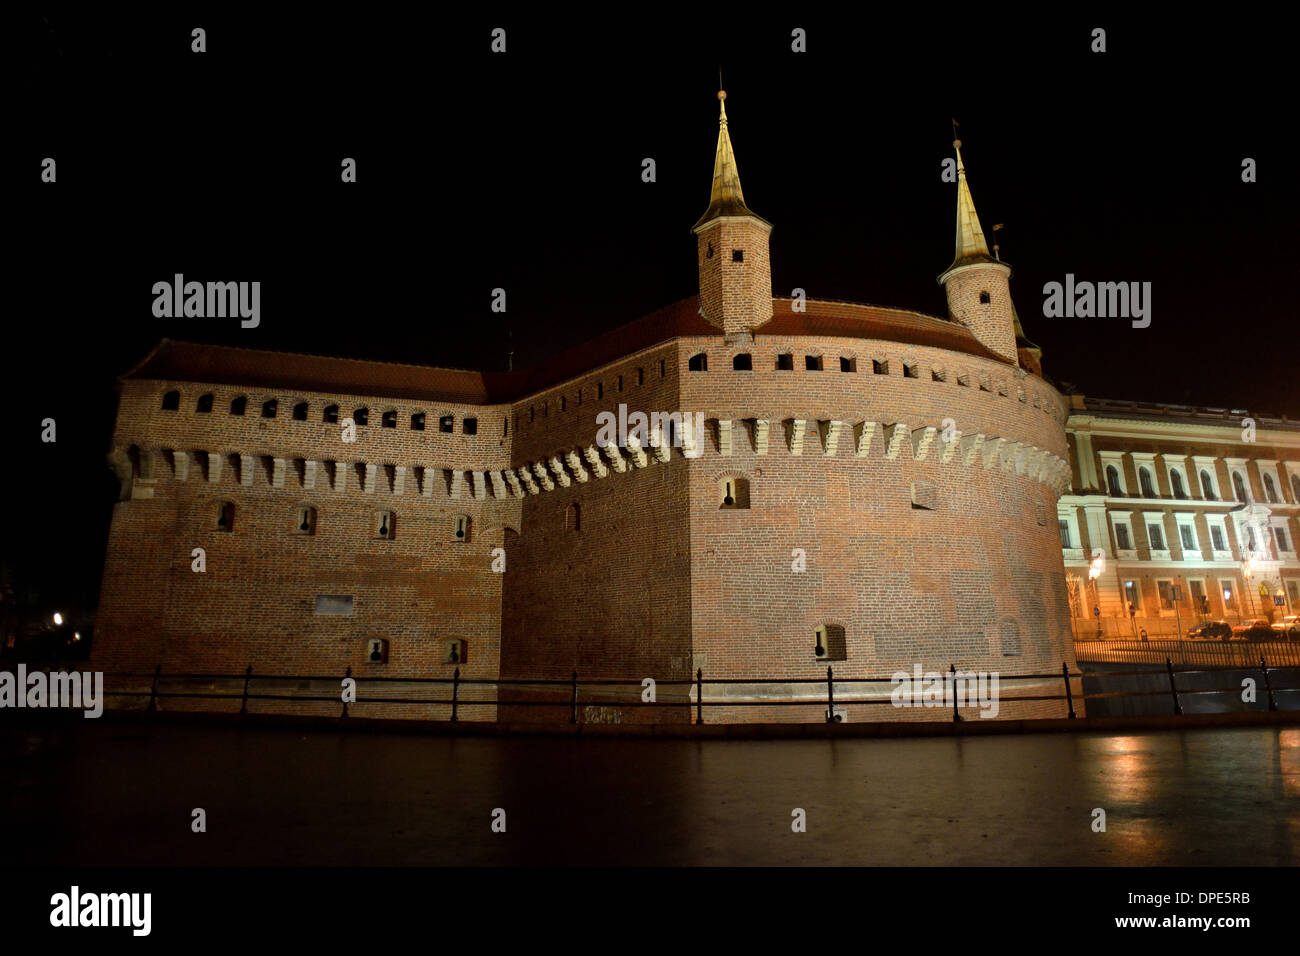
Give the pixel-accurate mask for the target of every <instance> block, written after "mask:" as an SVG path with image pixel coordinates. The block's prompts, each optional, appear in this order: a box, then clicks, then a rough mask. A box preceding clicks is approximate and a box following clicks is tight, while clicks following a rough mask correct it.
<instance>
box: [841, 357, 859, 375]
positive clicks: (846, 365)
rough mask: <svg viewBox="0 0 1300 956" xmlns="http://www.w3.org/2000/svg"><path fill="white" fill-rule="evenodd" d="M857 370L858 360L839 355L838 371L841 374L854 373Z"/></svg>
mask: <svg viewBox="0 0 1300 956" xmlns="http://www.w3.org/2000/svg"><path fill="white" fill-rule="evenodd" d="M857 370H858V360H857V359H855V358H848V357H847V356H844V355H841V356H840V371H841V372H856V371H857Z"/></svg>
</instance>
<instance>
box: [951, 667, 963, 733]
mask: <svg viewBox="0 0 1300 956" xmlns="http://www.w3.org/2000/svg"><path fill="white" fill-rule="evenodd" d="M948 673H949V674H951V675H952V722H953V723H954V724H955V723H957V722H958V721H960V720H961V713H960V712H959V711H958V710H957V665H956V664H949V665H948Z"/></svg>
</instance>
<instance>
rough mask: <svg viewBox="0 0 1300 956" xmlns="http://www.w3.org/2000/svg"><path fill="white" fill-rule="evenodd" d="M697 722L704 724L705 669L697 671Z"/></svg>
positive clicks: (701, 668) (697, 669)
mask: <svg viewBox="0 0 1300 956" xmlns="http://www.w3.org/2000/svg"><path fill="white" fill-rule="evenodd" d="M695 722H696V723H697V724H702V723H704V668H703V667H697V668H696V669H695Z"/></svg>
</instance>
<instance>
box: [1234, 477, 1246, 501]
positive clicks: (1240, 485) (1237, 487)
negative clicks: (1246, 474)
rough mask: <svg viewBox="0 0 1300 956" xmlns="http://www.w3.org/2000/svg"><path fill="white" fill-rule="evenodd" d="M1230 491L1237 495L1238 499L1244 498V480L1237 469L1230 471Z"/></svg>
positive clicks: (1243, 499) (1242, 499)
mask: <svg viewBox="0 0 1300 956" xmlns="http://www.w3.org/2000/svg"><path fill="white" fill-rule="evenodd" d="M1232 493H1233V494H1234V495H1236V496H1237V500H1238V501H1245V500H1246V482H1245V481H1244V480H1242V477H1241V472H1239V471H1234V472H1233V473H1232Z"/></svg>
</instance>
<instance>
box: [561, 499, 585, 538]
mask: <svg viewBox="0 0 1300 956" xmlns="http://www.w3.org/2000/svg"><path fill="white" fill-rule="evenodd" d="M564 530H565V531H581V530H582V507H581V506H580V505H579V504H578V503H577V502H576V501H571V502H569V507H567V508H565V509H564Z"/></svg>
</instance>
